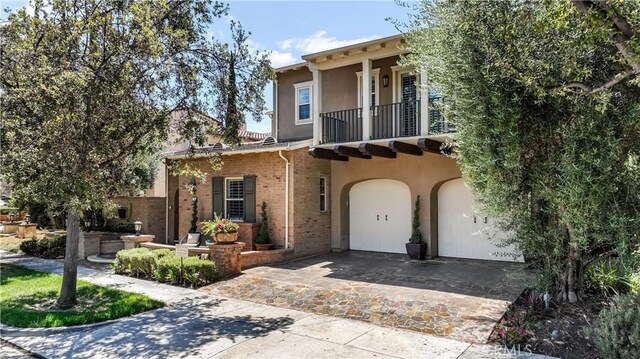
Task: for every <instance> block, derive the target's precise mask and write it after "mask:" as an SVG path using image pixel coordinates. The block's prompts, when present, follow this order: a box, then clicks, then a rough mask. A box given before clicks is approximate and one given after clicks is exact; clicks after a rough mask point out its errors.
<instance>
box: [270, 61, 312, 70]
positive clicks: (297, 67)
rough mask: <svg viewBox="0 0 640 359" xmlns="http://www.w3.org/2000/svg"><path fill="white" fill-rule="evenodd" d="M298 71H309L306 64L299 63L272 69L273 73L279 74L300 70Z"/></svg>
mask: <svg viewBox="0 0 640 359" xmlns="http://www.w3.org/2000/svg"><path fill="white" fill-rule="evenodd" d="M300 69H309V65H308V64H307V63H306V62H299V63H297V64H293V65H288V66H282V67H278V68H276V69H274V71H275V72H278V73H281V72H287V71H294V70H300Z"/></svg>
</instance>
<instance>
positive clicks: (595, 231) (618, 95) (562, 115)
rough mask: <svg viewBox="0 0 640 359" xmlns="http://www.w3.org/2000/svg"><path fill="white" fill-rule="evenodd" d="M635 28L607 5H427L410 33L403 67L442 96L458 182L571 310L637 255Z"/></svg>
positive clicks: (639, 94)
mask: <svg viewBox="0 0 640 359" xmlns="http://www.w3.org/2000/svg"><path fill="white" fill-rule="evenodd" d="M638 24H640V4H639V3H637V2H613V1H605V0H603V1H584V2H582V1H576V2H575V4H574V3H572V2H569V1H553V0H548V1H533V0H525V1H520V0H511V1H483V2H466V1H447V0H444V1H435V2H431V1H424V2H422V3H420V5H419V6H418V12H417V13H416V14H414V15H413V17H412V21H411V24H410V27H411V29H410V30H411V31H410V33H409V35H408V46H409V48H410V50H411V54H410V55H408V56H406V57H405V59H404V60H403V61H404V62H406V63H408V64H409V63H410V64H414V65H416V66H417V67H419V68H420V69H424V70H426V71H427V73H428V74H429V81H430V83H431V84H432V85H434V86H436V87H437V89H438V90H439V91H440V92H442V94H443V95H444V96H445V97H446V101H445V115H446V117H447V119H448V120H449V121H452V122H453V123H454V124H455V126H456V128H457V130H458V132H457V134H456V135H455V144H456V152H455V154H454V156H455V158H456V159H457V161H458V163H459V165H460V167H461V170H462V172H463V176H464V178H465V181H466V183H467V184H468V185H469V186H470V188H471V190H472V191H473V192H474V194H475V195H476V197H477V199H478V201H479V202H480V203H481V204H482V205H483V206H484V207H485V208H484V209H485V210H487V211H489V212H490V213H492V214H493V215H495V216H499V217H501V218H503V220H502V223H501V225H502V226H503V228H504V229H505V230H506V231H508V232H509V233H511V236H510V238H509V239H507V240H506V241H505V242H504V243H503V244H505V245H506V244H510V243H514V244H515V245H516V247H517V248H518V249H519V250H520V251H521V252H523V253H524V254H525V256H527V257H528V258H530V259H532V260H533V261H534V262H536V263H538V264H539V265H540V266H541V267H542V268H543V269H544V271H543V273H544V275H543V277H542V279H545V281H544V282H543V284H542V285H543V286H545V287H546V288H548V289H549V290H555V291H556V293H557V294H558V295H559V296H560V297H561V298H563V299H565V300H569V301H572V302H573V301H576V300H578V299H579V297H580V295H581V293H582V290H583V289H584V286H583V279H584V273H585V270H586V269H587V268H588V267H589V266H590V265H591V264H593V263H595V261H597V260H599V259H600V258H602V257H606V256H611V255H618V256H625V255H627V254H628V253H629V252H630V251H631V250H633V248H635V247H637V246H638V233H640V221H638V218H640V186H639V183H638V180H637V179H638V178H640V165H639V164H640V162H639V160H640V89H639V88H638V84H639V83H640V80H639V78H638V76H637V75H638V70H639V69H640V67H639V66H640V62H639V61H640V56H639V54H640V51H638V50H639V49H640V37H639V36H638V34H639V33H640V32H639V31H640V29H639V28H638V26H640V25H638ZM543 289H544V288H543Z"/></svg>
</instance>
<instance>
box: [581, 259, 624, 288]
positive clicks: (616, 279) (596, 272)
mask: <svg viewBox="0 0 640 359" xmlns="http://www.w3.org/2000/svg"><path fill="white" fill-rule="evenodd" d="M587 279H588V280H589V283H590V284H591V286H592V287H595V288H597V289H599V290H602V291H604V292H605V293H608V294H612V293H615V294H619V293H628V292H630V291H632V290H634V280H633V279H634V278H633V273H631V272H630V271H629V270H628V268H627V267H626V266H625V265H623V264H621V263H619V262H618V261H601V262H599V263H597V264H595V265H593V266H592V267H590V268H589V269H588V270H587Z"/></svg>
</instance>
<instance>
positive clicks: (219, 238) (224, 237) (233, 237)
mask: <svg viewBox="0 0 640 359" xmlns="http://www.w3.org/2000/svg"><path fill="white" fill-rule="evenodd" d="M237 240H238V232H233V233H216V242H218V243H233V242H235V241H237Z"/></svg>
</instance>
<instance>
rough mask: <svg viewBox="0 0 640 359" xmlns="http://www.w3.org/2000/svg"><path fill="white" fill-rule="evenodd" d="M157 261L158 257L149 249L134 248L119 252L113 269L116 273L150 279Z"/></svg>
mask: <svg viewBox="0 0 640 359" xmlns="http://www.w3.org/2000/svg"><path fill="white" fill-rule="evenodd" d="M155 261H156V256H155V255H154V254H153V252H152V251H150V250H149V249H148V248H133V249H127V250H124V251H120V252H118V253H117V254H116V259H115V261H114V262H113V267H114V269H115V272H116V273H120V274H129V275H133V276H136V277H139V276H145V277H150V276H152V275H153V270H154V267H155Z"/></svg>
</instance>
